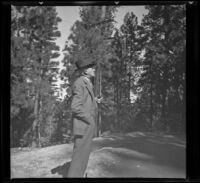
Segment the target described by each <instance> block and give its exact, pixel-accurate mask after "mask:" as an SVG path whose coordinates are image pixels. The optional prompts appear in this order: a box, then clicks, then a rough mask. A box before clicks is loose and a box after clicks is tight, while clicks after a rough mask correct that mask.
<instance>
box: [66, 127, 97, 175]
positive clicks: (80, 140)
mask: <svg viewBox="0 0 200 183" xmlns="http://www.w3.org/2000/svg"><path fill="white" fill-rule="evenodd" d="M94 131H95V125H94V124H90V125H88V128H87V130H86V133H85V134H84V135H83V136H80V135H75V137H74V138H75V139H74V149H73V155H72V161H71V164H70V167H69V171H68V177H83V176H84V173H85V169H86V168H87V164H88V160H89V155H90V151H91V145H92V138H93V136H94Z"/></svg>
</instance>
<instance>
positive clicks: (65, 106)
mask: <svg viewBox="0 0 200 183" xmlns="http://www.w3.org/2000/svg"><path fill="white" fill-rule="evenodd" d="M118 8H119V6H81V7H80V12H79V14H80V20H77V21H76V22H74V24H73V26H72V27H71V34H70V35H69V37H68V39H67V40H66V42H65V48H64V49H63V50H62V51H63V52H64V54H65V56H64V58H63V60H62V63H63V65H64V68H63V69H62V70H61V71H59V67H58V66H59V62H58V61H55V59H56V58H58V57H59V50H60V48H59V46H58V45H56V43H55V40H56V39H57V38H58V37H60V36H61V33H60V32H59V30H58V24H59V22H61V21H62V19H61V18H60V17H58V14H57V12H56V7H55V6H12V7H11V65H10V71H11V72H10V93H11V98H10V119H11V121H10V139H11V147H46V146H50V145H55V144H63V143H69V142H70V141H71V137H72V134H71V129H72V123H71V109H70V104H71V98H72V94H71V86H72V83H73V81H74V71H75V69H76V67H75V62H76V61H77V60H85V59H92V60H94V61H95V62H96V63H97V65H98V68H99V69H98V71H97V76H96V77H95V80H94V85H95V94H96V95H97V96H98V95H102V96H103V98H104V99H103V102H102V104H101V105H100V106H99V115H98V119H97V120H98V121H100V122H101V123H99V124H98V132H99V135H100V134H102V133H104V132H107V131H109V132H112V133H116V132H117V133H128V132H134V131H142V132H155V133H164V134H166V133H167V134H185V130H186V128H185V126H186V124H185V123H186V122H185V108H186V104H185V101H186V91H185V88H186V84H185V80H186V75H185V65H186V7H185V5H151V6H145V9H147V10H148V13H147V14H146V15H145V16H144V17H143V19H142V21H141V24H139V23H138V17H137V16H136V15H135V14H134V12H128V13H127V14H126V15H125V16H124V18H123V24H122V25H121V26H120V28H119V29H118V28H116V27H115V26H114V23H115V21H116V20H115V14H116V12H117V11H118ZM58 79H61V80H62V81H63V82H64V84H61V85H60V86H57V85H56V82H57V80H58ZM60 88H62V90H65V91H66V92H67V94H66V96H65V98H64V99H63V100H61V99H60V98H59V95H58V91H59V89H60Z"/></svg>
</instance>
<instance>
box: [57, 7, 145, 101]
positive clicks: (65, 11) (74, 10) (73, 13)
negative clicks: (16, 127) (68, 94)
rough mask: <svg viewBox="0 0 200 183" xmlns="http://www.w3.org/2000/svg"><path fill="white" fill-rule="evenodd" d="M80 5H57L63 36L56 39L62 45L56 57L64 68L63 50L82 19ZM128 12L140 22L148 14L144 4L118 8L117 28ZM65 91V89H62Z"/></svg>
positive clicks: (60, 29)
mask: <svg viewBox="0 0 200 183" xmlns="http://www.w3.org/2000/svg"><path fill="white" fill-rule="evenodd" d="M79 7H80V6H57V7H56V11H57V13H58V17H60V18H61V19H62V21H61V22H59V23H58V30H59V31H60V32H61V37H59V38H58V39H57V40H56V44H57V45H58V46H59V47H60V56H59V57H58V58H57V59H56V60H58V61H59V62H60V65H59V68H60V69H62V68H63V67H62V63H61V60H62V59H63V57H64V55H63V52H62V50H63V49H64V46H65V42H66V41H67V39H68V36H69V35H70V29H71V27H72V25H73V24H74V23H75V21H76V20H80V17H79ZM127 12H133V13H134V14H135V15H136V16H137V17H138V23H139V24H140V23H141V19H142V17H143V15H145V14H147V13H148V11H147V10H146V9H145V8H144V6H130V5H128V6H121V7H119V8H118V11H117V12H116V14H115V21H116V22H117V23H116V24H115V27H116V28H119V27H120V26H121V25H122V23H123V18H124V16H125V14H126V13H127ZM61 83H62V82H61V81H60V80H59V81H58V83H57V85H58V86H59V85H60V84H61ZM61 92H64V91H61ZM61 95H62V96H61V98H63V97H64V95H65V92H64V93H62V94H61Z"/></svg>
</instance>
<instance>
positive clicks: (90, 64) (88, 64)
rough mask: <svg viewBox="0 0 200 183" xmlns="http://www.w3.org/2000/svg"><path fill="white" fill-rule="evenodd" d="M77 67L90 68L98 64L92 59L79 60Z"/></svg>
mask: <svg viewBox="0 0 200 183" xmlns="http://www.w3.org/2000/svg"><path fill="white" fill-rule="evenodd" d="M75 64H76V67H77V69H83V68H89V67H93V66H95V65H96V63H95V62H94V61H91V60H88V59H87V60H78V61H77V62H76V63H75Z"/></svg>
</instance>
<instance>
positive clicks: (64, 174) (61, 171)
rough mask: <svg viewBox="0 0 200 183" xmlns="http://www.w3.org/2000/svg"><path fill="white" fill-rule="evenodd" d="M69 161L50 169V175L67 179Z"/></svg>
mask: <svg viewBox="0 0 200 183" xmlns="http://www.w3.org/2000/svg"><path fill="white" fill-rule="evenodd" d="M70 164H71V161H69V162H66V163H64V164H63V165H60V166H58V167H56V168H53V169H51V173H52V174H55V173H58V174H59V175H62V177H67V173H68V170H69V167H70Z"/></svg>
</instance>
